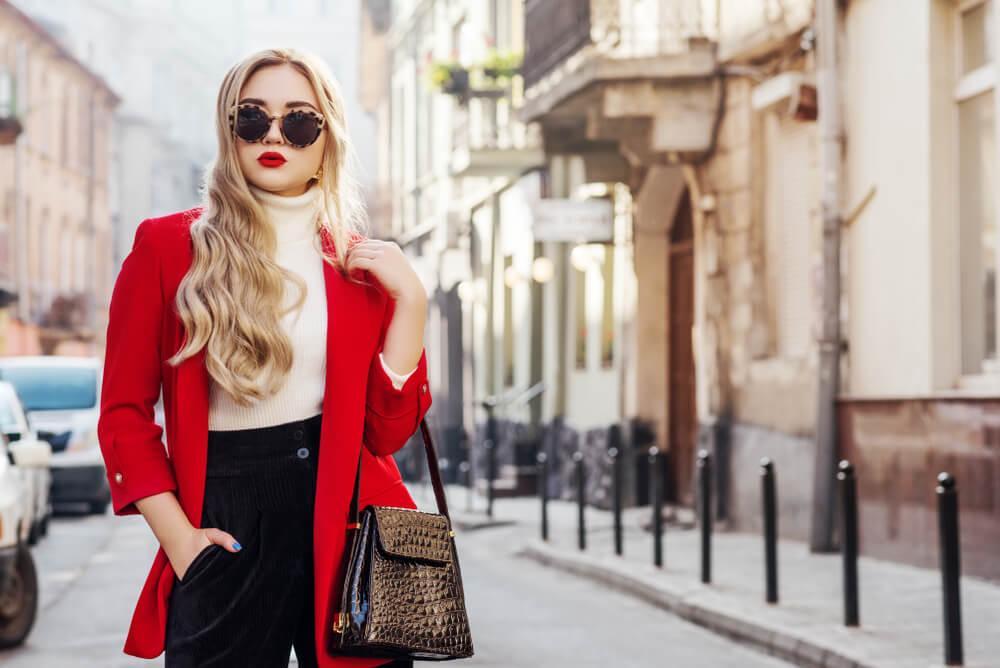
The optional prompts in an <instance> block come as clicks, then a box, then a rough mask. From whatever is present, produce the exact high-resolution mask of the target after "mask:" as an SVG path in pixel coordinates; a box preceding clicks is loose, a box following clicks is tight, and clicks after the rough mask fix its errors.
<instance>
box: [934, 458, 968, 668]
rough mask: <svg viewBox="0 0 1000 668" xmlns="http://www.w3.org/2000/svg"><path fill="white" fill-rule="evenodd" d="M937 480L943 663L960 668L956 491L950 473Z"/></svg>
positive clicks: (958, 550) (959, 574)
mask: <svg viewBox="0 0 1000 668" xmlns="http://www.w3.org/2000/svg"><path fill="white" fill-rule="evenodd" d="M937 479H938V484H937V489H936V491H937V497H938V536H939V538H940V551H941V585H942V589H943V590H944V663H945V665H948V666H961V665H962V663H963V656H962V655H963V651H962V602H961V599H960V593H959V592H960V578H961V574H962V569H961V564H960V563H959V560H960V552H961V551H960V549H959V548H960V546H959V533H958V489H957V488H956V485H955V478H954V477H953V476H952V475H951V474H950V473H947V472H942V473H939V474H938V478H937Z"/></svg>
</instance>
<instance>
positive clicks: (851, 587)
mask: <svg viewBox="0 0 1000 668" xmlns="http://www.w3.org/2000/svg"><path fill="white" fill-rule="evenodd" d="M838 468H839V469H840V471H839V473H837V480H839V481H840V491H841V494H840V498H841V502H842V504H843V505H842V507H841V530H840V533H841V537H842V539H841V552H842V554H843V558H844V625H845V626H858V625H859V624H860V623H861V621H860V617H861V615H860V613H859V612H858V607H859V606H858V485H857V479H856V478H855V476H854V467H853V466H851V463H850V462H849V461H847V460H846V459H842V460H841V461H840V465H839V466H838Z"/></svg>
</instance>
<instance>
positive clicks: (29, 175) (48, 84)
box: [0, 1, 119, 354]
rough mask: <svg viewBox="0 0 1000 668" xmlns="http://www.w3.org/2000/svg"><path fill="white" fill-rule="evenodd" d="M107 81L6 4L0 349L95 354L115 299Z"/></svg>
mask: <svg viewBox="0 0 1000 668" xmlns="http://www.w3.org/2000/svg"><path fill="white" fill-rule="evenodd" d="M118 103H119V98H118V97H117V96H116V95H115V93H114V92H112V90H111V89H110V88H109V87H108V86H107V84H106V83H105V82H104V80H103V79H101V78H100V77H99V76H97V75H96V74H95V73H94V72H93V71H91V70H90V69H88V68H87V67H85V66H84V65H83V64H82V63H81V62H80V61H78V60H77V59H76V58H74V57H73V56H72V55H71V54H70V53H68V52H67V51H66V50H65V49H64V48H63V47H62V46H61V45H60V44H59V43H58V42H57V41H56V40H54V39H53V38H52V37H51V36H50V35H49V34H48V32H47V31H45V30H44V29H43V28H42V27H41V26H40V25H39V24H37V23H36V22H35V21H34V20H33V19H31V18H30V17H28V16H27V15H25V14H24V13H22V12H21V11H20V10H18V9H17V8H16V7H14V6H13V5H12V4H10V3H9V2H6V1H3V2H0V114H2V116H3V120H2V122H3V125H4V128H5V130H7V129H9V130H10V132H6V131H5V132H4V133H3V134H4V140H3V141H2V144H0V183H2V184H3V187H4V191H3V198H2V206H0V287H3V288H5V289H8V290H10V291H12V292H15V293H16V294H17V301H16V302H14V303H13V304H11V305H10V306H9V307H8V317H7V318H6V319H5V329H6V330H7V331H6V333H5V336H4V344H5V349H4V350H0V354H12V353H37V352H52V351H55V350H57V349H58V348H59V347H60V346H62V345H65V344H66V342H77V344H78V345H77V347H76V348H74V350H76V351H77V352H83V351H89V352H91V353H93V352H96V350H95V349H94V345H93V342H94V341H95V340H96V337H97V336H98V335H99V333H101V332H103V328H104V323H106V317H107V314H106V308H102V305H106V304H107V302H108V299H109V297H110V292H111V285H112V280H113V273H112V270H113V267H112V266H111V264H110V263H109V262H101V261H100V260H99V258H110V257H111V249H112V244H113V234H112V226H111V214H110V208H111V204H110V198H111V194H110V192H109V190H110V187H111V185H110V180H111V177H110V167H111V146H112V144H111V124H112V114H113V112H114V109H115V107H116V105H117V104H118Z"/></svg>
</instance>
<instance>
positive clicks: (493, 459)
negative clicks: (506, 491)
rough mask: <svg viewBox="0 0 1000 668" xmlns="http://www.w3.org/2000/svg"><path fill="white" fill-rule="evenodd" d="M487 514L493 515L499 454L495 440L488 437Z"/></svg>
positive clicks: (486, 443) (486, 445) (485, 446)
mask: <svg viewBox="0 0 1000 668" xmlns="http://www.w3.org/2000/svg"><path fill="white" fill-rule="evenodd" d="M483 447H484V448H486V516H487V517H493V479H494V478H495V477H496V470H497V468H496V467H497V455H496V446H495V445H494V443H493V441H491V440H489V439H486V442H485V443H483Z"/></svg>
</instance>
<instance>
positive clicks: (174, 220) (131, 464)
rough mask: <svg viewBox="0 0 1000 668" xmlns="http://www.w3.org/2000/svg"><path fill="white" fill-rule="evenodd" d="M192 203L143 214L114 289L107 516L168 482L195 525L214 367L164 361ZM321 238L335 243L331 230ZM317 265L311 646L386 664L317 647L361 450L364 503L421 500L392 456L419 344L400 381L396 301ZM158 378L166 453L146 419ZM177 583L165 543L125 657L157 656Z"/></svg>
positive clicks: (105, 420) (106, 415)
mask: <svg viewBox="0 0 1000 668" xmlns="http://www.w3.org/2000/svg"><path fill="white" fill-rule="evenodd" d="M198 213H199V209H198V208H195V209H189V210H187V211H183V212H179V213H174V214H171V215H167V216H164V217H161V218H150V219H147V220H144V221H142V223H140V224H139V227H138V229H137V230H136V234H135V240H134V242H133V245H132V250H131V252H130V253H129V255H128V256H127V257H126V258H125V260H124V262H123V263H122V267H121V271H120V273H119V274H118V278H117V279H116V282H115V286H114V290H113V292H112V296H111V304H110V313H109V321H108V330H107V349H106V352H105V359H104V379H103V383H102V388H101V412H100V418H99V421H98V426H97V430H98V437H99V440H100V446H101V452H102V454H103V456H104V462H105V465H106V468H107V476H108V483H109V485H110V487H111V501H112V506H113V509H114V513H115V515H134V514H138V512H139V510H138V508H136V506H135V503H134V502H135V500H136V499H140V498H143V497H146V496H149V495H152V494H157V493H159V492H163V491H167V490H173V491H174V492H175V493H176V494H177V498H178V499H179V501H180V504H181V506H182V507H183V509H184V512H185V513H186V514H187V517H188V519H189V520H190V521H191V523H192V525H194V526H196V527H198V526H200V521H201V512H202V501H203V498H204V491H205V463H206V451H207V438H208V391H209V376H208V372H207V370H206V368H205V362H204V351H202V352H200V353H199V354H198V355H196V356H194V357H190V358H188V359H187V360H185V361H184V362H183V363H182V364H181V365H180V366H178V367H174V366H171V365H169V364H167V363H166V359H167V358H169V357H170V356H171V355H173V353H174V352H176V351H177V350H178V349H179V348H180V345H181V342H182V340H183V338H184V328H183V325H182V323H181V321H180V319H179V317H178V316H177V314H176V312H175V310H174V308H173V300H174V295H175V294H176V291H177V286H178V284H179V283H180V281H181V279H182V278H183V277H184V275H185V274H186V273H187V270H188V267H189V266H190V264H191V259H192V248H191V236H190V224H191V222H192V220H193V219H194V218H195V216H196V215H197V214H198ZM322 241H323V243H324V246H326V247H328V248H332V240H331V239H330V237H329V236H328V235H327V234H326V233H325V232H324V233H323V235H322ZM323 271H324V276H325V279H326V297H327V317H328V321H327V325H328V328H327V348H326V358H327V363H326V394H325V396H324V399H323V425H322V431H321V434H320V439H321V440H320V443H321V445H320V447H321V448H322V451H323V452H325V453H328V454H327V455H324V456H323V457H321V458H320V460H319V462H320V467H319V471H318V472H317V475H318V479H317V489H316V505H315V525H314V529H313V531H314V557H315V558H314V563H315V587H316V590H315V594H316V595H315V601H316V614H315V619H316V642H317V654H318V656H319V657H320V666H376V665H381V664H382V663H384V660H378V659H352V658H335V657H332V656H330V655H329V654H327V652H326V651H325V646H326V643H327V642H328V640H329V637H330V634H331V632H332V625H333V617H332V616H333V613H334V612H336V610H337V608H338V605H339V602H340V591H341V588H340V584H341V582H342V578H343V568H342V567H341V565H342V564H341V562H342V555H343V552H344V549H345V542H346V537H347V536H346V523H347V513H348V504H349V503H350V496H351V492H352V491H353V484H354V471H355V468H354V467H355V465H356V463H357V461H358V453H359V451H360V453H361V462H362V463H361V471H362V473H361V490H360V498H359V501H360V505H361V507H364V506H365V505H368V504H376V505H394V506H401V507H406V508H415V507H416V504H415V503H414V501H413V499H412V497H411V496H410V494H409V492H408V490H407V489H406V487H405V485H404V484H403V481H402V479H401V478H400V474H399V469H398V468H397V466H396V462H395V460H394V459H393V457H392V453H394V452H396V451H397V450H399V449H400V448H401V447H402V446H403V445H404V444H405V443H406V441H407V439H408V438H409V437H410V436H411V435H412V434H413V433H414V432H415V431H416V429H417V428H418V426H419V424H420V420H421V418H423V416H424V414H425V413H426V412H427V409H428V408H429V407H430V405H431V393H430V391H429V389H428V387H427V358H426V351H422V352H421V355H420V361H419V363H418V365H417V369H416V371H415V372H414V373H413V374H412V375H411V376H410V377H409V378H408V379H407V381H406V383H405V385H403V387H402V388H401V389H399V390H397V389H396V388H395V387H394V386H393V385H392V381H391V380H390V379H389V377H388V376H387V375H386V374H385V372H384V370H383V368H382V366H381V363H380V361H379V357H378V353H379V352H380V351H381V350H382V344H383V341H384V338H385V331H386V328H387V327H388V325H389V322H390V321H391V319H392V313H393V307H394V302H393V301H392V300H391V299H390V298H388V296H387V295H386V294H385V293H383V292H382V291H380V290H379V289H377V288H375V287H370V286H364V285H356V284H353V283H350V282H349V281H347V280H346V279H344V278H343V277H342V276H341V275H340V273H339V272H337V271H336V270H335V269H333V268H332V267H330V265H329V264H327V263H324V264H323ZM161 385H162V389H163V405H164V411H165V423H166V424H165V427H166V449H165V448H164V445H163V443H162V441H161V435H162V433H163V429H162V428H161V427H160V426H158V425H157V424H156V423H155V422H154V417H153V410H154V406H155V404H156V401H157V398H158V396H159V394H160V388H161ZM362 444H364V446H365V447H364V448H362ZM331 454H332V456H330V455H331ZM221 528H222V529H225V527H221ZM173 585H174V570H173V568H172V567H171V565H170V561H169V560H168V559H167V556H166V553H165V552H164V551H163V548H162V547H160V548H159V549H158V550H157V552H156V556H155V557H154V559H153V564H152V567H151V568H150V570H149V574H148V575H147V577H146V580H145V584H144V585H143V587H142V590H141V592H140V594H139V599H138V602H137V604H136V607H135V611H134V613H133V616H132V623H131V625H130V627H129V630H128V636H127V638H126V640H125V645H124V648H123V651H124V652H125V653H126V654H130V655H132V656H138V657H142V658H147V659H152V658H155V657H157V656H158V655H159V654H161V653H162V652H163V642H164V633H165V630H166V619H167V602H168V599H167V596H168V595H169V594H170V591H171V588H172V587H173Z"/></svg>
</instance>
